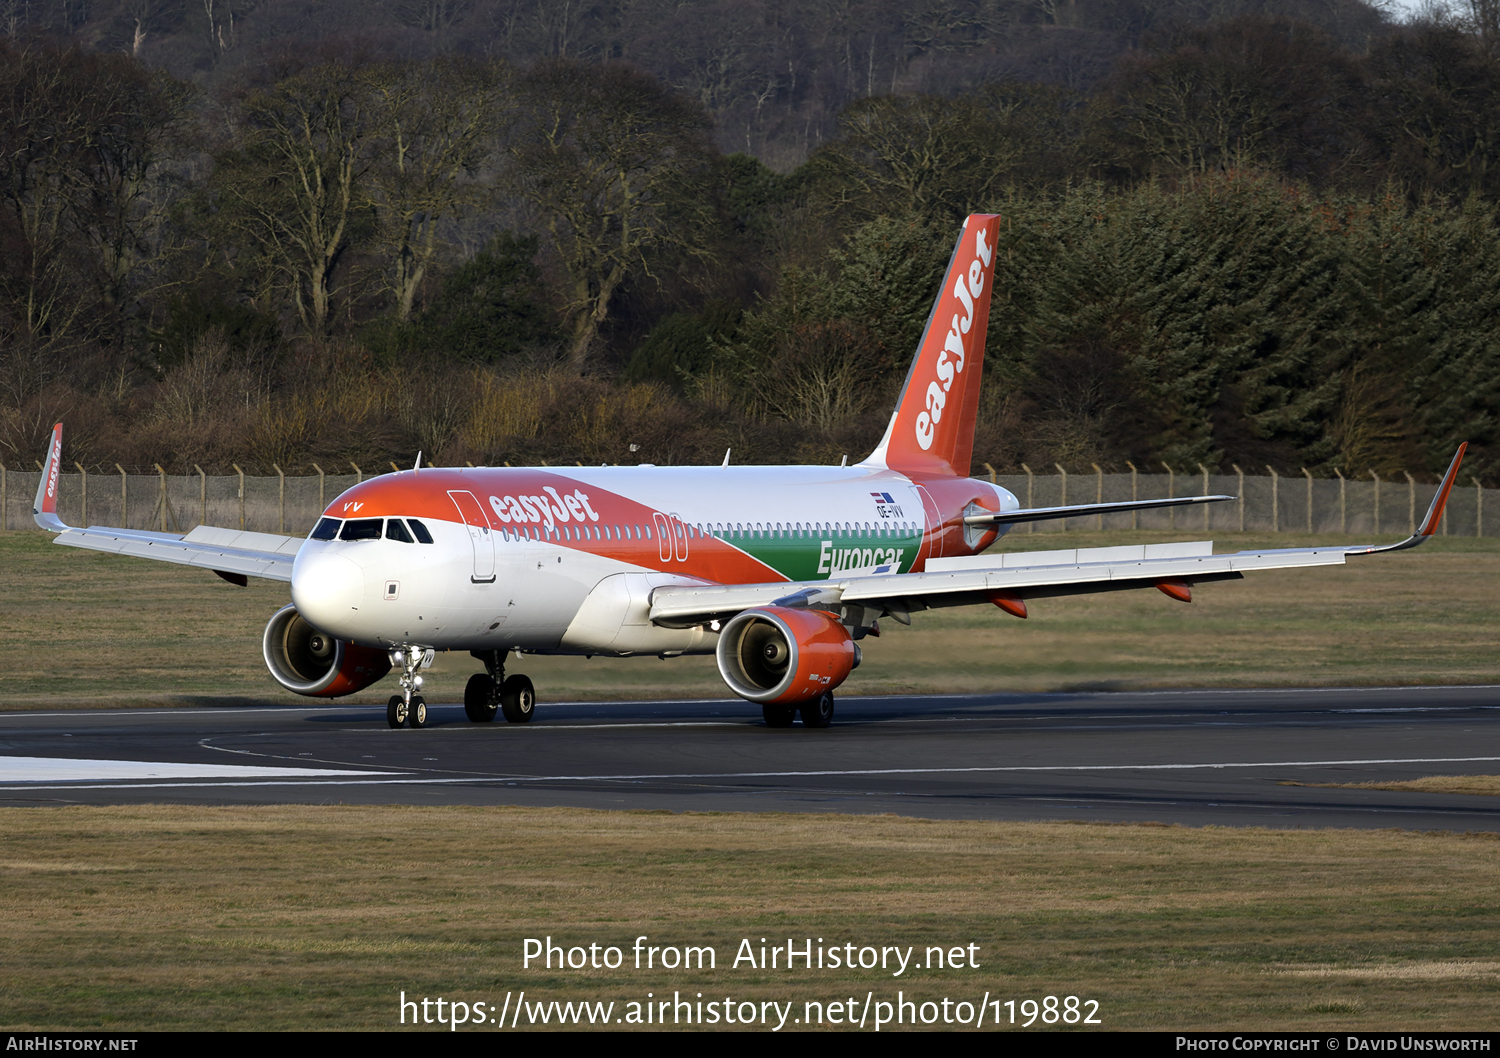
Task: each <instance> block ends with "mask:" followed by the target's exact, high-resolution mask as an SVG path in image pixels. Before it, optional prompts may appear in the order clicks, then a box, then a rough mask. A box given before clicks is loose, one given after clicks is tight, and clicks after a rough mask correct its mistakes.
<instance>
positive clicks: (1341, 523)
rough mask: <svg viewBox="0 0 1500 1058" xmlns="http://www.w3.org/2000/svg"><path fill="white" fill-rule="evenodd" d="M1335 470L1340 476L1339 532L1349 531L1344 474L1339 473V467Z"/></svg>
mask: <svg viewBox="0 0 1500 1058" xmlns="http://www.w3.org/2000/svg"><path fill="white" fill-rule="evenodd" d="M1333 472H1334V473H1335V474H1338V476H1339V532H1341V533H1343V532H1347V530H1346V529H1345V528H1344V525H1345V522H1344V484H1345V482H1344V475H1343V474H1341V473H1339V468H1338V467H1334V468H1333Z"/></svg>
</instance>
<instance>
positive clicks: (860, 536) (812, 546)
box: [722, 529, 922, 580]
mask: <svg viewBox="0 0 1500 1058" xmlns="http://www.w3.org/2000/svg"><path fill="white" fill-rule="evenodd" d="M722 537H723V539H724V541H725V542H726V543H729V544H733V545H734V546H735V547H737V548H739V549H740V550H741V551H744V552H745V553H746V554H748V555H750V556H751V557H753V558H756V559H758V560H760V561H761V562H764V563H765V564H766V565H768V566H770V567H771V568H772V569H774V570H776V572H778V573H780V574H781V575H782V576H784V577H786V578H787V579H788V580H826V579H828V578H831V577H838V576H842V575H843V574H845V573H847V572H850V571H852V570H856V569H857V570H869V569H871V568H872V567H875V566H881V565H886V564H889V565H890V566H891V568H890V570H889V571H888V572H891V573H909V572H911V568H912V564H913V563H914V562H915V561H916V558H917V551H918V550H919V549H920V547H921V544H922V536H921V534H920V533H911V534H904V533H903V534H896V533H882V532H878V531H876V532H865V531H859V532H849V533H846V532H844V531H843V530H837V531H834V532H826V531H825V532H822V533H817V532H809V531H801V532H798V531H796V530H781V531H777V530H774V529H765V530H761V531H760V532H754V531H749V530H746V531H741V532H730V533H723V534H722Z"/></svg>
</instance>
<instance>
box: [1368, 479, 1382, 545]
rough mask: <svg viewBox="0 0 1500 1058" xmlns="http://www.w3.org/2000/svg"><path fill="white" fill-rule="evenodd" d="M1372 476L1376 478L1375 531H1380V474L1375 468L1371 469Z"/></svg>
mask: <svg viewBox="0 0 1500 1058" xmlns="http://www.w3.org/2000/svg"><path fill="white" fill-rule="evenodd" d="M1370 477H1372V478H1374V479H1375V532H1376V533H1377V534H1378V533H1379V532H1380V475H1379V474H1377V473H1375V471H1374V470H1371V471H1370Z"/></svg>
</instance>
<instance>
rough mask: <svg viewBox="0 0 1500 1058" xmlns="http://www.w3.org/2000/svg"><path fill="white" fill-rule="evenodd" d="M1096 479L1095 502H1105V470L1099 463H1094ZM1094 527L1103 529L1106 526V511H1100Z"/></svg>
mask: <svg viewBox="0 0 1500 1058" xmlns="http://www.w3.org/2000/svg"><path fill="white" fill-rule="evenodd" d="M1094 480H1095V482H1096V486H1095V488H1094V502H1095V503H1103V502H1104V471H1103V470H1102V469H1101V468H1100V466H1099V464H1098V463H1095V464H1094ZM1094 528H1096V529H1103V528H1104V512H1102V511H1101V512H1100V513H1099V520H1098V521H1097V522H1096V523H1095V524H1094Z"/></svg>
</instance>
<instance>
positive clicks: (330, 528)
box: [312, 518, 343, 540]
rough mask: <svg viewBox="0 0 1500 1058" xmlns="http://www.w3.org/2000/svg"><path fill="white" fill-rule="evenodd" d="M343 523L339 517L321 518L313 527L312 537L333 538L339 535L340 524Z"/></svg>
mask: <svg viewBox="0 0 1500 1058" xmlns="http://www.w3.org/2000/svg"><path fill="white" fill-rule="evenodd" d="M341 524H343V523H341V522H340V521H339V520H338V519H337V518H319V519H318V524H317V525H316V526H314V527H313V531H312V539H314V540H332V539H334V538H335V537H336V536H338V535H339V526H340V525H341Z"/></svg>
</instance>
